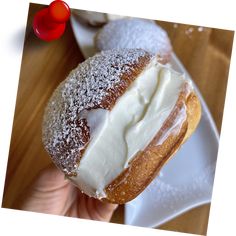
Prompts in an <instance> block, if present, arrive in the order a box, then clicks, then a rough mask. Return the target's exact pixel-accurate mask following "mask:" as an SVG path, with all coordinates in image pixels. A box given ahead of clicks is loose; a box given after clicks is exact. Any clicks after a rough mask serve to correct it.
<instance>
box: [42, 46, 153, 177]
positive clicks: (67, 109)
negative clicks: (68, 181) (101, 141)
mask: <svg viewBox="0 0 236 236" xmlns="http://www.w3.org/2000/svg"><path fill="white" fill-rule="evenodd" d="M145 56H149V54H148V53H147V52H145V51H144V50H141V49H131V50H109V51H104V52H101V53H99V54H96V55H95V56H93V57H91V58H89V59H87V60H86V61H85V62H83V63H81V64H79V65H78V67H77V68H76V69H74V70H73V71H72V72H71V73H70V74H69V76H68V77H67V78H66V80H64V81H63V82H62V83H61V84H60V85H59V86H58V87H57V89H56V90H55V91H54V93H53V95H52V97H51V98H50V100H49V102H48V105H47V107H46V109H45V114H44V120H43V143H44V145H45V148H46V150H47V151H48V153H49V154H50V156H51V157H52V160H53V161H54V163H55V164H56V165H57V166H58V167H59V168H60V169H61V170H62V171H63V172H64V173H65V174H66V175H75V170H76V168H77V166H78V163H79V160H80V158H81V151H82V150H83V149H84V147H85V146H86V144H87V143H88V142H89V138H90V137H89V136H90V132H89V127H88V126H87V122H86V119H84V118H83V117H82V118H80V116H79V113H80V112H82V111H84V110H90V109H93V108H105V107H103V106H102V103H101V102H102V100H103V98H104V97H105V96H106V95H107V94H108V90H110V89H113V88H115V86H116V85H117V84H119V83H120V82H121V76H122V75H123V74H129V73H131V72H132V69H133V66H135V65H136V64H137V63H138V62H139V60H140V59H141V58H143V57H145ZM105 109H106V108H105Z"/></svg>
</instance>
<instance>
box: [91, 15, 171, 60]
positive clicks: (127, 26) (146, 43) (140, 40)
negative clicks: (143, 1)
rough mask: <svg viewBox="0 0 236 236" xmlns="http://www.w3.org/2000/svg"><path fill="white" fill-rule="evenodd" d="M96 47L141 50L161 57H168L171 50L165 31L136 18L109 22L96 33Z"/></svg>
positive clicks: (151, 22) (152, 22) (100, 48)
mask: <svg viewBox="0 0 236 236" xmlns="http://www.w3.org/2000/svg"><path fill="white" fill-rule="evenodd" d="M96 47H97V48H98V49H99V50H108V49H113V48H142V49H144V50H146V51H148V52H150V53H154V54H158V55H160V56H162V57H166V56H167V55H169V54H170V52H171V49H172V48H171V44H170V40H169V38H168V35H167V33H166V31H165V30H163V29H162V28H161V27H160V26H158V25H157V24H156V23H155V22H154V21H150V20H144V19H137V18H126V19H120V20H115V21H112V22H109V23H108V24H107V25H105V26H104V27H103V29H102V30H101V31H100V32H99V33H98V35H97V38H96ZM166 54H167V55H166Z"/></svg>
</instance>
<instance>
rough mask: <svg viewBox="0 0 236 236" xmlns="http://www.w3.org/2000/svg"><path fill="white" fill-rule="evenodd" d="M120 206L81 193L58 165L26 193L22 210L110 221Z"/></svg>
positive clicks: (42, 175)
mask: <svg viewBox="0 0 236 236" xmlns="http://www.w3.org/2000/svg"><path fill="white" fill-rule="evenodd" d="M116 207H117V205H114V204H109V203H103V202H101V201H99V200H96V199H94V198H90V197H88V196H87V195H85V194H83V193H81V192H80V191H79V190H78V188H76V187H75V186H74V185H72V184H71V183H70V182H69V180H66V179H65V178H64V175H63V174H62V173H61V172H60V171H59V170H58V169H57V168H56V167H54V166H51V167H49V168H47V169H45V170H43V171H42V172H40V174H39V176H38V177H37V178H36V180H35V181H34V182H33V183H32V185H31V186H30V187H29V189H28V190H27V191H26V192H25V193H24V195H23V197H22V198H21V200H18V201H17V207H16V208H18V209H21V210H26V211H34V212H41V213H49V214H55V215H64V216H72V217H78V218H83V219H92V220H100V221H109V220H110V218H111V216H112V214H113V211H114V210H115V208H116Z"/></svg>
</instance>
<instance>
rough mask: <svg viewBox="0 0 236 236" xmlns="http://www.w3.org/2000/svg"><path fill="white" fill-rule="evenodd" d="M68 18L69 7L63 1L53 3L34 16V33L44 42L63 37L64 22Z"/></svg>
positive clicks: (58, 0) (57, 0)
mask: <svg viewBox="0 0 236 236" xmlns="http://www.w3.org/2000/svg"><path fill="white" fill-rule="evenodd" d="M69 18H70V8H69V6H68V5H67V4H66V3H65V2H64V1H60V0H56V1H53V2H52V3H51V4H50V5H49V7H47V8H44V9H42V10H40V11H39V12H37V13H36V14H35V16H34V20H33V29H34V33H35V34H36V36H37V37H38V38H40V39H42V40H44V41H52V40H55V39H58V38H60V37H61V36H62V35H63V33H64V31H65V28H66V21H68V19H69Z"/></svg>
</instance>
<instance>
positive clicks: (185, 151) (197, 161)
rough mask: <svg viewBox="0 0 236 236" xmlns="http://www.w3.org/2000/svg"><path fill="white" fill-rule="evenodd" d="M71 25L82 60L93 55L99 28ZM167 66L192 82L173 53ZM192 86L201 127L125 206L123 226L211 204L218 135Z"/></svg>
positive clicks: (150, 224) (160, 220) (74, 20)
mask: <svg viewBox="0 0 236 236" xmlns="http://www.w3.org/2000/svg"><path fill="white" fill-rule="evenodd" d="M71 25H72V29H73V31H74V35H75V38H76V41H77V43H78V45H79V47H80V49H81V51H82V53H83V55H84V57H85V58H88V57H90V56H93V55H94V54H95V52H96V51H95V49H94V46H93V38H94V35H95V33H96V32H97V30H98V28H94V27H90V26H88V25H84V24H83V23H82V22H80V21H79V19H78V18H77V17H76V16H73V15H72V17H71ZM170 65H171V67H172V68H174V69H175V70H176V71H179V72H181V73H184V74H186V76H187V77H189V79H191V78H190V76H189V74H188V72H187V71H186V70H185V68H184V67H183V65H182V64H181V62H180V61H179V59H178V58H177V56H176V55H175V54H174V53H173V54H172V59H171V62H170ZM193 84H194V83H193ZM194 86H195V89H196V92H197V94H198V96H199V98H200V100H201V104H202V118H201V121H200V124H199V126H198V128H197V130H196V132H195V133H194V134H193V135H192V136H191V138H190V139H189V140H188V141H187V142H186V143H185V144H184V145H183V146H182V148H181V149H180V150H179V151H178V152H177V154H176V155H175V157H174V158H172V159H171V160H170V161H169V162H168V163H167V164H166V165H165V166H164V167H163V169H162V170H161V172H160V174H159V176H158V177H157V178H156V179H154V180H153V181H152V183H151V184H150V185H149V186H148V187H147V188H146V189H145V190H144V191H143V192H142V193H141V194H140V195H139V196H138V197H137V198H135V199H134V200H132V201H131V202H129V203H127V204H126V205H125V224H128V225H136V226H144V227H157V226H159V225H161V224H163V223H165V222H167V221H169V220H170V219H173V218H174V217H176V216H178V215H180V214H181V213H183V212H186V211H188V210H189V209H191V208H194V207H196V206H199V205H202V204H205V203H209V202H210V201H211V195H212V186H213V180H214V172H215V165H216V158H217V151H218V142H219V134H218V132H217V129H216V126H215V123H214V121H213V119H212V116H211V114H210V112H209V110H208V108H207V105H206V103H205V101H204V99H203V97H202V95H201V93H200V92H199V90H198V88H197V87H196V85H195V84H194Z"/></svg>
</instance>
